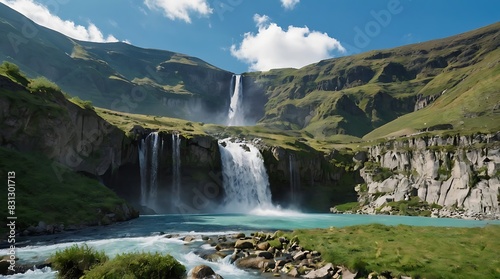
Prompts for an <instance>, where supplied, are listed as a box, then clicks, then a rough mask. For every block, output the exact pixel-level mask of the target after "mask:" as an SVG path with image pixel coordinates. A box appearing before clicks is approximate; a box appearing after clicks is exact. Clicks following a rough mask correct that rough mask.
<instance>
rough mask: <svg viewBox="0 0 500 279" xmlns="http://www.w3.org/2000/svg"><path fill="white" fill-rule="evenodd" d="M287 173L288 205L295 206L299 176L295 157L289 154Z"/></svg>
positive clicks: (297, 196)
mask: <svg viewBox="0 0 500 279" xmlns="http://www.w3.org/2000/svg"><path fill="white" fill-rule="evenodd" d="M288 172H289V175H290V203H291V205H297V204H298V203H299V188H300V174H299V170H298V169H297V161H296V160H295V155H294V154H291V153H290V155H288Z"/></svg>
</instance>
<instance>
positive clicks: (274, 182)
mask: <svg viewBox="0 0 500 279" xmlns="http://www.w3.org/2000/svg"><path fill="white" fill-rule="evenodd" d="M259 148H260V150H261V153H262V155H263V157H264V163H265V165H266V169H267V172H268V175H269V180H270V185H271V192H272V195H273V202H274V203H275V204H280V205H285V206H291V207H296V208H301V209H302V210H310V211H316V212H325V211H327V210H328V206H329V205H331V204H332V203H345V202H347V201H352V200H355V192H354V190H353V187H352V185H353V184H355V183H356V182H359V180H361V178H360V177H359V175H357V173H356V172H353V171H352V170H349V167H338V166H336V165H335V164H334V161H332V160H331V159H332V158H330V157H328V156H325V155H324V153H321V152H318V151H316V150H314V149H312V148H310V147H307V146H303V147H302V149H299V150H290V149H286V148H283V147H279V146H260V147H259Z"/></svg>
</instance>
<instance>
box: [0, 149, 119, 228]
mask: <svg viewBox="0 0 500 279" xmlns="http://www.w3.org/2000/svg"><path fill="white" fill-rule="evenodd" d="M10 171H14V172H15V173H16V178H15V184H16V191H15V194H16V211H15V216H17V219H18V220H17V225H18V227H17V229H18V230H20V231H22V230H24V229H26V228H27V227H29V226H31V225H34V226H36V225H37V224H38V222H39V221H44V222H45V223H46V224H64V225H65V226H68V225H90V224H98V223H99V222H101V221H103V218H105V217H104V216H105V215H104V214H107V213H111V212H115V211H116V208H121V206H122V205H123V204H124V203H125V202H124V201H123V200H122V199H120V198H118V197H117V196H116V194H115V193H114V192H113V191H111V190H110V189H108V188H107V187H106V186H104V185H102V184H100V183H99V182H97V181H96V180H93V179H90V178H87V177H85V176H82V175H80V174H77V173H75V172H73V171H71V170H70V169H68V168H66V167H64V166H62V165H60V164H59V163H56V162H53V161H51V160H49V159H47V158H46V157H44V156H43V155H39V154H33V153H20V152H17V151H13V150H11V149H7V148H4V147H0V175H1V176H2V177H7V172H10ZM1 194H2V195H3V196H4V197H6V196H7V188H6V187H4V188H3V189H2V193H1ZM0 212H1V215H2V216H7V207H2V208H1V211H0ZM99 212H100V213H99ZM117 214H118V213H117ZM1 230H2V231H5V228H2V229H1Z"/></svg>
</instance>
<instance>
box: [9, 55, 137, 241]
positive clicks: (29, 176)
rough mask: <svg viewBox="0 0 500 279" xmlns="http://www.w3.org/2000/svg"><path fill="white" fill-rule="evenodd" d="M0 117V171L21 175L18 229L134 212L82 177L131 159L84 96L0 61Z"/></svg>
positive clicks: (54, 227) (39, 229)
mask: <svg viewBox="0 0 500 279" xmlns="http://www.w3.org/2000/svg"><path fill="white" fill-rule="evenodd" d="M0 120H1V121H0V146H1V147H2V154H5V156H2V160H1V165H2V172H5V171H7V169H11V170H12V171H14V172H16V173H18V174H19V176H21V177H20V178H18V179H19V181H20V183H19V186H18V187H17V191H16V201H17V202H18V203H19V209H20V210H19V211H20V212H21V213H19V218H20V219H22V221H20V222H19V227H18V229H20V230H25V229H27V231H26V233H28V234H30V233H45V232H48V233H53V232H55V231H59V230H61V229H60V228H61V227H64V226H61V224H62V225H66V226H68V225H71V226H73V227H75V226H76V227H80V226H86V225H98V224H109V223H112V222H115V221H123V220H128V219H131V218H135V217H137V216H138V215H137V212H136V211H135V210H134V209H133V208H132V207H131V206H130V205H129V204H128V203H126V202H125V201H124V200H122V199H120V198H118V196H117V195H116V194H115V193H113V192H111V191H110V190H109V189H107V188H106V187H105V186H104V185H101V184H99V182H98V181H97V180H95V179H89V178H88V177H90V178H98V177H99V176H101V175H103V174H105V173H106V172H108V171H112V170H113V169H114V168H116V167H117V166H119V165H121V164H124V163H125V162H127V161H128V160H130V159H131V158H133V156H132V153H131V152H132V150H131V149H129V148H128V147H129V142H130V141H129V140H128V139H127V138H126V136H125V133H124V132H123V131H121V130H119V129H118V128H116V127H115V126H112V125H111V124H109V123H108V122H106V121H105V120H104V119H102V118H101V117H99V116H98V115H97V114H96V113H95V112H94V111H93V109H92V108H91V106H89V104H88V103H85V102H82V101H76V100H75V103H73V102H71V101H69V100H68V99H66V97H65V96H64V94H63V93H62V92H61V91H60V89H59V88H57V86H56V85H54V84H52V83H50V82H49V81H47V80H46V79H41V78H39V79H36V80H28V79H26V78H25V77H24V76H23V75H22V74H21V73H20V72H19V69H18V68H16V67H15V65H11V64H3V65H1V66H0ZM82 194H83V196H82ZM73 199H76V200H73ZM42 212H43V214H42ZM2 213H3V210H2ZM46 224H49V225H50V226H47V225H46ZM66 228H67V227H66Z"/></svg>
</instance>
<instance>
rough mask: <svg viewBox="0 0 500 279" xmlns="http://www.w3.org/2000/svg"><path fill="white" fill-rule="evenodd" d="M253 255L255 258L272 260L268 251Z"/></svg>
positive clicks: (271, 255)
mask: <svg viewBox="0 0 500 279" xmlns="http://www.w3.org/2000/svg"><path fill="white" fill-rule="evenodd" d="M255 255H256V256H257V257H261V258H264V259H272V258H273V254H272V253H271V252H268V251H258V252H256V253H255Z"/></svg>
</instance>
